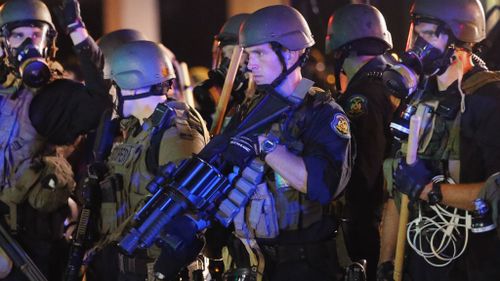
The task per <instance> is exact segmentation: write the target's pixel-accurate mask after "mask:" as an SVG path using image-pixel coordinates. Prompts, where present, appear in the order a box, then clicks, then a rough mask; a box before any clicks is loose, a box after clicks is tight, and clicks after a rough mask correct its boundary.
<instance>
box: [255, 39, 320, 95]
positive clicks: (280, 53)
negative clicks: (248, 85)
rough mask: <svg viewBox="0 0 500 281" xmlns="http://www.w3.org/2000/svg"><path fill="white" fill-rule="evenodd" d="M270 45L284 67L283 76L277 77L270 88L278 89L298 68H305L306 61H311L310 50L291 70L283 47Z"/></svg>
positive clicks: (277, 44) (273, 43)
mask: <svg viewBox="0 0 500 281" xmlns="http://www.w3.org/2000/svg"><path fill="white" fill-rule="evenodd" d="M270 44H271V47H272V49H273V51H274V52H275V53H276V55H277V56H278V59H279V61H280V63H281V66H282V70H281V74H280V75H279V76H278V77H276V79H274V81H273V82H271V84H270V86H271V87H272V88H277V87H278V86H279V85H280V84H281V83H283V81H284V80H285V79H286V77H287V76H288V75H289V74H290V73H292V72H293V71H294V70H295V69H296V68H297V67H299V66H300V67H302V66H304V64H305V63H306V61H307V60H308V59H309V53H310V49H309V48H306V49H305V52H304V53H303V54H302V55H300V57H299V58H298V59H297V61H296V62H295V63H294V64H293V65H292V66H291V67H290V68H287V66H286V61H285V57H284V56H283V46H282V45H281V44H279V43H277V42H271V43H270ZM257 88H261V87H257Z"/></svg>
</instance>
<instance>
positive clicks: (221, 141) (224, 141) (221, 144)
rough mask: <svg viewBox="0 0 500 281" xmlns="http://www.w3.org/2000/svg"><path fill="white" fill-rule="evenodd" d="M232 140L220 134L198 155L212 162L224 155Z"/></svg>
mask: <svg viewBox="0 0 500 281" xmlns="http://www.w3.org/2000/svg"><path fill="white" fill-rule="evenodd" d="M229 141H230V138H229V137H228V136H227V135H224V134H220V135H217V136H215V137H213V138H212V139H211V140H210V142H209V143H208V144H207V145H206V146H205V147H204V148H203V149H202V150H201V151H200V153H198V157H200V158H201V159H203V160H205V161H210V160H212V158H213V157H214V156H215V155H218V154H222V152H224V151H225V150H226V149H227V147H228V145H229Z"/></svg>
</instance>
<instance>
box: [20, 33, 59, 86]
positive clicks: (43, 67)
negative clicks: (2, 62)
mask: <svg viewBox="0 0 500 281" xmlns="http://www.w3.org/2000/svg"><path fill="white" fill-rule="evenodd" d="M42 41H45V40H42ZM11 52H12V55H11V59H10V61H11V63H12V64H13V65H14V67H16V69H17V70H18V74H19V75H20V77H21V78H22V80H23V83H24V84H25V85H26V86H28V87H31V88H39V87H41V86H43V85H45V84H47V83H48V82H49V81H50V78H51V71H50V68H49V66H48V64H47V61H46V59H45V56H44V53H45V51H44V48H43V47H41V46H36V45H35V44H34V43H33V41H32V39H31V38H27V39H26V40H24V41H23V43H22V44H21V45H20V46H19V47H17V48H13V49H12V51H11Z"/></svg>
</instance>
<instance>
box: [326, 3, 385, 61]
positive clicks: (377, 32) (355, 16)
mask: <svg viewBox="0 0 500 281" xmlns="http://www.w3.org/2000/svg"><path fill="white" fill-rule="evenodd" d="M357 42H359V43H360V44H357ZM369 43H371V44H369ZM349 44H351V46H349V47H350V48H354V49H355V50H356V51H358V52H360V53H363V54H370V55H379V54H382V53H384V52H385V51H387V50H388V49H391V48H392V37H391V33H390V32H389V30H388V29H387V25H386V22H385V19H384V16H383V15H382V13H381V12H380V11H379V10H378V9H377V8H375V7H373V6H371V5H367V4H349V5H346V6H344V7H342V8H340V9H338V10H337V11H336V12H335V13H334V14H333V15H332V16H331V17H330V19H329V21H328V33H327V36H326V48H325V51H326V53H331V52H333V51H336V50H339V49H340V48H342V47H347V46H348V45H349Z"/></svg>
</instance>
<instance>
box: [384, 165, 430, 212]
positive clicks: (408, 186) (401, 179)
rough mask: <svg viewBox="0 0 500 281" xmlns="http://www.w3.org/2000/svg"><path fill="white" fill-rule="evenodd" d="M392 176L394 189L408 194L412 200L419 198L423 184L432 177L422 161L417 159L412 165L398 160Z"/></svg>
mask: <svg viewBox="0 0 500 281" xmlns="http://www.w3.org/2000/svg"><path fill="white" fill-rule="evenodd" d="M393 176H394V183H395V186H396V189H397V190H398V191H399V192H401V193H404V194H406V195H408V197H409V198H410V201H412V202H415V201H416V200H418V199H419V198H420V193H422V190H423V189H424V187H425V185H427V184H428V183H429V182H431V179H432V174H431V172H430V171H429V170H428V169H427V167H425V164H424V162H423V161H421V160H418V159H417V161H416V162H415V163H413V164H412V165H408V164H406V162H404V161H403V160H402V161H400V162H399V165H398V167H397V168H396V171H394V175H393Z"/></svg>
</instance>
